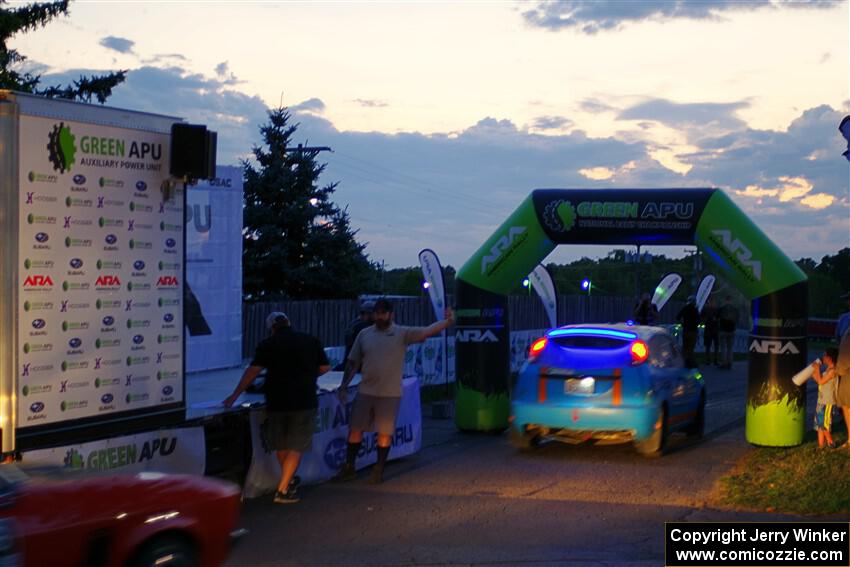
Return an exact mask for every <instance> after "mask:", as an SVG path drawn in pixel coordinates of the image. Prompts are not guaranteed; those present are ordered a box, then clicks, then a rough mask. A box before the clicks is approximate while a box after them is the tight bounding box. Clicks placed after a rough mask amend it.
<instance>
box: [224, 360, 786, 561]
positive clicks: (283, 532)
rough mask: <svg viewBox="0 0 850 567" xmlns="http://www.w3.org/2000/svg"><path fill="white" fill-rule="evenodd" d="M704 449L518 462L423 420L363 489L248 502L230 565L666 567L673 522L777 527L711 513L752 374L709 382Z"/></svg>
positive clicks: (579, 451) (549, 455)
mask: <svg viewBox="0 0 850 567" xmlns="http://www.w3.org/2000/svg"><path fill="white" fill-rule="evenodd" d="M704 374H705V376H706V384H707V387H708V400H709V401H708V406H707V412H706V416H707V422H706V431H707V434H706V436H705V438H704V439H703V440H702V441H700V442H689V441H687V440H686V439H685V438H684V437H682V438H677V437H674V438H673V439H672V442H671V451H670V453H669V454H668V455H665V456H664V457H663V458H661V459H646V458H643V457H640V456H639V455H637V454H636V453H635V452H634V450H633V449H632V448H631V446H630V445H609V446H598V445H597V446H593V445H579V446H571V445H565V444H560V443H550V444H547V445H544V446H542V447H540V448H539V449H538V450H536V451H534V452H532V453H519V452H517V451H515V450H514V449H513V448H512V447H511V446H510V445H509V444H508V442H507V439H506V436H504V435H502V436H494V435H484V434H479V435H475V434H463V433H459V432H457V431H456V430H455V428H454V425H453V423H452V422H451V421H437V420H429V419H426V420H425V423H424V424H423V429H424V434H423V450H422V451H421V452H420V453H419V454H417V455H415V456H413V457H410V458H407V459H404V460H402V461H397V462H393V463H391V464H390V465H388V467H387V472H386V482H385V483H384V484H383V485H381V486H378V487H373V486H370V485H368V484H366V482H365V477H366V476H367V475H368V470H367V471H365V473H361V479H360V480H357V481H354V482H352V483H347V484H343V485H335V484H324V485H321V486H315V487H307V488H305V489H303V493H302V497H303V499H302V501H301V502H300V503H298V504H295V505H288V506H281V505H274V504H272V503H271V502H270V499H269V498H262V499H256V500H253V501H249V502H247V503H246V505H245V508H244V520H243V524H244V527H246V528H248V529H249V530H250V532H251V533H250V535H249V536H247V537H246V539H245V541H243V542H242V544H240V547H238V548H237V549H236V550H235V551H234V553H233V555H232V557H231V559H230V560H229V562H228V563H227V565H228V566H229V567H231V566H232V567H236V566H242V565H257V566H259V565H269V566H271V565H281V566H284V565H285V566H301V565H305V566H306V565H317V566H331V565H346V566H348V565H351V566H358V565H364V566H365V565H369V566H372V567H375V566H412V565H417V566H422V565H426V566H462V565H469V566H473V565H474V566H491V565H492V566H507V565H519V566H533V567H545V566H550V565H582V566H589V565H663V562H664V543H663V533H664V531H663V530H664V522H665V521H679V520H692V521H698V520H705V521H708V520H724V519H725V520H743V519H757V518H758V517H763V518H764V519H767V518H772V519H774V520H775V519H777V518H776V517H775V516H767V515H764V516H759V515H753V514H745V515H742V514H738V513H735V512H726V511H720V510H713V509H711V508H710V507H707V506H706V502H707V499H708V497H709V494H710V492H711V490H712V487H713V485H714V483H715V481H716V480H717V478H718V477H719V476H721V475H722V474H723V473H725V472H726V471H728V470H729V468H730V467H731V466H732V465H733V464H734V463H735V462H736V461H737V459H738V458H739V457H740V456H741V455H743V454H744V453H745V452H746V451H748V450H750V448H749V446H748V445H747V444H746V442H745V441H744V435H743V425H744V419H743V414H744V397H745V391H746V366H745V363H737V364H736V365H735V367H734V368H733V370H732V371H720V370H716V369H707V370H705V371H704Z"/></svg>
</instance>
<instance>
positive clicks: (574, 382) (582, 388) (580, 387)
mask: <svg viewBox="0 0 850 567" xmlns="http://www.w3.org/2000/svg"><path fill="white" fill-rule="evenodd" d="M595 385H596V380H594V379H593V378H591V377H589V376H588V377H585V378H567V379H566V380H564V393H565V394H592V393H593V388H594V386H595Z"/></svg>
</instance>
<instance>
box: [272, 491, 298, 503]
mask: <svg viewBox="0 0 850 567" xmlns="http://www.w3.org/2000/svg"><path fill="white" fill-rule="evenodd" d="M299 500H301V499H300V498H299V497H298V493H297V492H295V491H294V490H287V491H286V492H281V491H280V490H278V491H276V492H275V493H274V503H275V504H295V503H296V502H298V501H299Z"/></svg>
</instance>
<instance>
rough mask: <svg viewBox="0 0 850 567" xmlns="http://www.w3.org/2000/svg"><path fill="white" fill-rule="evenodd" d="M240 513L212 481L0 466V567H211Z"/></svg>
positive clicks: (232, 495)
mask: <svg viewBox="0 0 850 567" xmlns="http://www.w3.org/2000/svg"><path fill="white" fill-rule="evenodd" d="M239 508H240V491H239V488H238V487H237V486H236V485H234V484H231V483H228V482H225V481H221V480H216V479H211V478H206V477H196V476H188V475H170V474H162V473H138V474H136V475H126V476H91V475H86V476H83V475H81V474H80V473H76V472H73V471H68V470H64V469H51V470H50V471H46V470H44V469H41V470H37V471H36V470H30V469H26V468H20V467H18V466H17V465H14V464H5V465H0V567H5V566H7V565H16V566H27V567H30V566H31V567H44V566H48V565H49V566H50V567H63V566H68V567H72V566H73V567H78V566H83V565H86V566H96V567H118V566H122V567H123V566H132V567H136V566H145V567H147V566H153V565H157V566H162V565H170V566H180V567H183V566H192V567H213V566H216V565H220V564H221V563H223V562H224V560H225V558H226V557H227V554H228V552H229V551H230V547H231V544H232V539H233V538H234V536H237V535H238V534H239V533H240V531H239V530H237V521H238V516H239Z"/></svg>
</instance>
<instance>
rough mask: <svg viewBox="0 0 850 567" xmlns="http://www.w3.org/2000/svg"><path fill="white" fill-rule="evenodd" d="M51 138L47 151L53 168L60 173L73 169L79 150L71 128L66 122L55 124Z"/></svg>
mask: <svg viewBox="0 0 850 567" xmlns="http://www.w3.org/2000/svg"><path fill="white" fill-rule="evenodd" d="M49 140H50V141H49V142H48V143H47V151H48V158H49V159H50V163H51V164H53V169H55V170H56V171H58V172H59V173H65V172H66V171H71V167H72V166H73V165H74V161H75V158H74V155H75V154H76V152H77V147H76V145H75V143H74V135H73V134H71V128H70V127H69V126H65V123H64V122H60V123H59V124H54V125H53V130H52V131H51V132H50V134H49Z"/></svg>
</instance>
